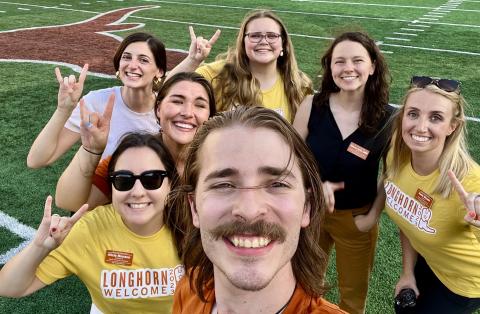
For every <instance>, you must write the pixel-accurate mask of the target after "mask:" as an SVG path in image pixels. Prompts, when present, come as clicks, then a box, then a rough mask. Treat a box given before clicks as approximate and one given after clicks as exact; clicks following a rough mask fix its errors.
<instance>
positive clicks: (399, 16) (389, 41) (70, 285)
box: [0, 0, 480, 313]
mask: <svg viewBox="0 0 480 314" xmlns="http://www.w3.org/2000/svg"><path fill="white" fill-rule="evenodd" d="M139 5H157V6H158V7H157V8H151V9H148V10H142V11H138V12H136V13H134V14H133V15H131V16H130V17H128V18H127V19H126V20H125V22H133V23H144V24H145V25H144V27H143V28H141V29H140V30H141V31H146V32H151V33H153V34H155V35H156V36H158V37H159V38H161V40H162V41H163V42H164V43H165V45H166V47H167V48H172V49H187V47H188V45H189V42H190V38H189V35H188V30H187V26H188V25H193V26H194V28H195V32H196V33H197V34H198V35H203V36H205V37H207V36H211V35H212V34H213V33H214V31H215V29H216V28H220V29H222V35H221V37H220V39H219V40H218V42H217V44H216V45H215V46H214V49H213V50H212V53H211V57H210V58H209V60H213V58H214V56H215V55H216V54H218V53H220V52H224V51H225V50H226V49H227V47H228V46H229V45H233V43H234V40H235V35H236V33H237V30H238V27H239V24H240V22H241V20H242V18H243V16H244V15H245V13H246V12H248V11H249V10H251V9H253V8H259V7H262V8H270V9H274V10H276V11H277V13H278V15H279V16H280V17H281V18H282V19H283V21H284V22H285V24H286V25H287V28H288V30H289V32H290V33H291V35H292V40H293V43H294V47H295V52H296V55H297V60H298V63H299V65H300V68H301V69H302V70H303V71H305V72H306V73H307V74H309V75H310V76H311V77H312V78H313V79H314V80H315V81H316V82H317V81H318V80H317V79H316V77H317V75H318V74H319V58H320V56H321V54H322V52H323V51H324V50H325V48H326V47H327V45H328V44H329V43H330V40H331V38H333V37H335V35H337V34H339V33H340V32H342V31H345V30H352V29H353V30H365V31H367V32H368V33H370V35H371V36H373V37H374V38H375V39H376V40H377V41H378V42H379V44H380V47H381V49H382V51H384V53H385V56H386V58H387V61H388V64H389V67H390V70H391V72H392V76H393V82H392V89H391V102H392V103H395V104H398V103H400V101H401V97H402V94H403V93H404V91H405V89H406V88H407V87H408V83H409V79H410V77H411V76H412V75H428V76H438V77H444V78H452V79H458V80H460V81H461V82H462V93H463V94H464V96H465V98H466V99H467V101H468V102H469V103H470V108H469V109H468V115H469V116H470V117H473V118H474V119H473V120H470V121H469V123H468V130H469V144H470V148H471V151H472V154H473V155H474V157H475V159H476V160H477V161H479V160H480V123H479V122H477V121H476V120H475V117H478V116H479V115H480V88H479V81H480V46H479V40H478V38H480V1H474V0H471V1H466V0H465V1H462V0H457V1H440V0H422V1H416V0H394V1H386V0H351V1H314V0H312V1H286V0H285V1H278V0H271V1H252V0H245V1H233V0H225V1H210V0H199V1H154V0H151V1H129V0H125V1H120V0H116V1H112V0H105V1H91V0H85V1H65V2H63V3H61V2H59V1H47V0H36V1H18V2H7V1H0V36H1V32H3V31H9V30H13V29H18V28H26V27H40V26H47V25H60V24H66V23H74V22H79V21H82V20H85V19H89V18H91V17H93V16H95V15H97V14H99V13H103V12H107V11H111V10H114V9H118V8H124V7H133V6H139ZM432 12H434V14H432ZM441 12H444V13H443V14H440V13H441ZM435 16H437V18H436V17H435ZM418 24H421V25H424V26H423V27H418V26H415V25H418ZM412 25H413V26H412ZM408 29H416V31H412V30H408ZM420 29H422V30H423V31H420ZM128 33H130V32H118V33H116V35H118V36H121V37H125V36H126V35H127V34H128ZM398 33H401V34H398ZM402 34H404V35H402ZM405 34H410V35H405ZM415 35H416V36H415ZM88 48H89V49H95V47H93V46H92V47H88ZM51 49H56V47H51ZM12 58H14V56H12ZM54 67H55V66H54V65H50V64H36V63H18V62H0V122H1V123H0V148H1V154H0V164H1V165H2V167H0V178H1V180H0V195H1V198H0V200H1V203H2V204H3V206H2V208H0V255H1V254H3V255H4V256H5V254H6V253H7V252H8V251H9V250H10V249H12V248H15V247H17V246H18V245H20V244H22V243H23V242H24V241H25V238H28V235H29V234H30V236H31V232H32V229H28V228H27V229H26V231H25V230H23V229H22V230H20V231H19V229H18V228H19V227H18V225H19V224H18V223H21V224H23V225H25V226H29V227H32V228H34V229H36V227H37V225H38V223H39V222H40V220H41V216H42V209H43V203H44V200H45V197H46V195H48V194H52V195H53V194H54V192H55V184H56V180H57V178H58V177H59V175H60V174H61V172H62V171H63V169H64V168H65V167H66V165H67V163H68V161H69V160H70V159H71V158H72V156H73V153H74V150H73V149H72V151H71V152H70V153H69V154H67V155H66V156H64V157H63V158H62V159H61V160H59V161H57V162H56V163H55V164H54V165H53V166H50V167H47V168H44V169H40V170H31V169H28V168H27V167H26V156H27V153H28V150H29V148H30V145H31V143H32V142H33V140H34V139H35V137H36V135H37V134H38V133H39V132H40V130H41V129H42V127H43V126H44V125H45V123H46V122H47V121H48V119H49V118H50V116H51V114H52V113H53V111H54V109H55V107H56V94H57V88H58V86H57V85H58V84H57V83H56V80H55V76H54ZM62 72H63V73H64V74H67V73H73V71H72V70H70V69H68V68H66V67H62ZM117 84H118V82H117V81H115V80H113V79H105V78H98V77H93V76H89V77H88V78H87V81H86V86H85V89H84V91H85V92H86V91H89V90H94V89H99V88H104V87H107V86H112V85H117ZM477 120H478V119H477ZM58 212H59V213H62V211H61V210H58ZM11 218H14V219H16V220H9V219H11ZM15 228H17V229H15ZM12 230H17V232H12ZM15 233H18V234H20V235H16V234H15ZM400 267H401V253H400V249H399V241H398V231H397V229H396V227H395V226H394V225H393V224H392V223H391V222H390V221H389V219H388V218H387V217H386V216H385V215H384V216H383V217H382V221H381V233H380V238H379V243H378V247H377V255H376V263H375V268H374V272H373V275H372V279H371V285H370V291H369V295H368V304H367V313H391V312H393V310H392V299H393V287H394V285H395V283H396V280H397V278H398V274H399V271H400ZM333 274H334V267H333V265H332V266H331V267H330V269H329V273H328V278H329V282H330V284H332V286H333V287H334V288H333V289H332V291H331V292H330V293H329V294H328V295H327V298H328V299H330V300H331V301H333V302H336V301H337V292H336V289H335V284H336V283H335V278H334V275H333ZM89 308H90V299H89V296H88V293H87V291H86V290H85V288H84V287H83V285H82V284H81V283H80V282H79V281H78V280H77V279H76V278H69V279H67V280H62V281H61V282H58V283H56V284H53V285H52V286H51V287H48V288H46V289H43V290H42V291H40V292H38V293H36V294H34V295H32V296H29V297H26V298H23V299H20V300H16V299H8V298H0V313H34V312H37V313H65V312H69V313H85V312H88V311H89Z"/></svg>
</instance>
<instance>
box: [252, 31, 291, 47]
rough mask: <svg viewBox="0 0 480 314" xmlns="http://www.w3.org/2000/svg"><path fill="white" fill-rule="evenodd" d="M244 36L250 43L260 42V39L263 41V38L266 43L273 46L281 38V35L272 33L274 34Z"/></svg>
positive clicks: (259, 33) (256, 33)
mask: <svg viewBox="0 0 480 314" xmlns="http://www.w3.org/2000/svg"><path fill="white" fill-rule="evenodd" d="M245 36H246V37H248V40H250V42H252V43H255V44H256V43H259V42H261V41H262V39H264V38H265V40H266V41H267V43H269V44H273V43H275V42H276V41H277V40H278V39H279V38H280V37H282V35H281V34H277V33H274V32H266V33H262V32H253V33H246V34H245Z"/></svg>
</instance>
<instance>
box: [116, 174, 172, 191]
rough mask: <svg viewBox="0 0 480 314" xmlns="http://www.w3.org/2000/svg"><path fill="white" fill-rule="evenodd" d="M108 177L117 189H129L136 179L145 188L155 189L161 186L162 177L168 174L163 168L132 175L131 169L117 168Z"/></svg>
mask: <svg viewBox="0 0 480 314" xmlns="http://www.w3.org/2000/svg"><path fill="white" fill-rule="evenodd" d="M108 177H109V179H110V182H111V183H112V184H113V187H114V188H115V189H116V190H117V191H129V190H131V189H132V188H133V186H134V185H135V182H136V181H137V179H138V180H140V182H141V183H142V186H143V187H144V188H145V189H146V190H156V189H158V188H160V187H161V186H162V183H163V179H164V178H165V177H168V174H167V172H166V171H165V170H147V171H144V172H142V173H141V174H139V175H134V174H133V172H131V171H128V170H119V171H115V172H113V173H112V174H110V175H109V176H108Z"/></svg>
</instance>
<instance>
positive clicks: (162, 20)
mask: <svg viewBox="0 0 480 314" xmlns="http://www.w3.org/2000/svg"><path fill="white" fill-rule="evenodd" d="M147 2H164V3H179V2H174V1H160V0H155V1H153V0H147ZM0 3H7V4H12V3H11V2H5V1H0ZM29 6H33V7H41V8H48V9H57V10H67V11H75V12H87V13H92V14H100V12H94V11H87V10H74V9H66V8H55V7H45V6H39V5H29ZM212 6H213V5H212ZM215 7H218V6H216V5H215ZM222 7H225V6H222ZM227 8H233V7H227ZM235 8H238V9H248V8H242V7H235ZM276 12H279V11H276ZM289 13H294V12H289ZM130 17H132V18H135V19H141V20H152V21H158V22H165V23H174V24H184V25H199V26H205V27H211V28H223V29H234V30H238V27H232V26H225V25H213V24H204V23H192V22H188V21H176V20H166V19H158V18H147V17H140V16H134V15H130ZM399 21H405V22H412V23H415V21H406V20H399ZM82 22H84V21H82ZM423 23H427V24H430V25H450V26H462V27H467V28H472V27H473V28H480V25H467V24H452V23H439V22H423ZM401 30H406V31H413V32H419V31H423V29H422V30H419V29H411V28H401ZM6 32H8V31H6ZM291 35H292V36H298V37H304V38H312V39H322V40H332V38H330V37H323V36H314V35H303V34H291ZM386 45H387V44H386ZM394 47H402V46H400V45H394ZM404 47H405V48H408V49H418V50H424V51H442V52H447V53H455V54H464V55H475V56H476V55H480V53H476V52H469V51H457V50H450V49H437V48H428V47H415V46H404Z"/></svg>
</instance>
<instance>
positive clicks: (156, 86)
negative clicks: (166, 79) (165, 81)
mask: <svg viewBox="0 0 480 314" xmlns="http://www.w3.org/2000/svg"><path fill="white" fill-rule="evenodd" d="M160 87H162V80H161V79H159V78H158V77H156V76H155V77H154V78H153V90H155V91H158V90H159V89H160Z"/></svg>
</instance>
